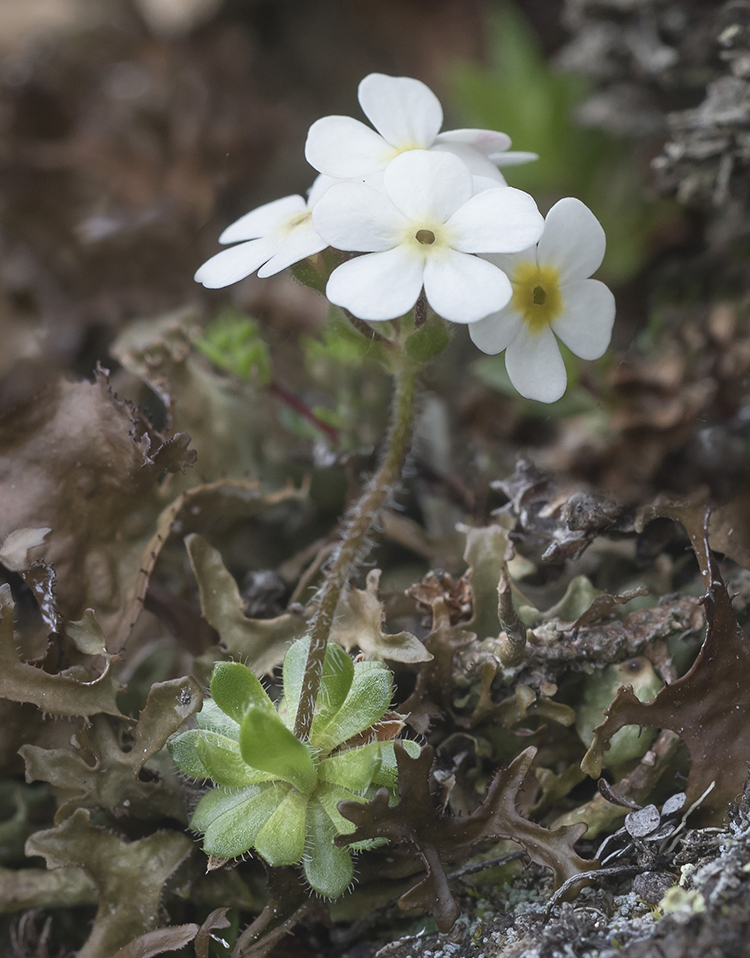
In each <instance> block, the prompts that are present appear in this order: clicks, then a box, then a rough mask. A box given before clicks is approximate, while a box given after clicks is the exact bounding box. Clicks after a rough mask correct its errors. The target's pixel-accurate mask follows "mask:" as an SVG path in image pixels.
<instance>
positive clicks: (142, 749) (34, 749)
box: [20, 678, 203, 822]
mask: <svg viewBox="0 0 750 958" xmlns="http://www.w3.org/2000/svg"><path fill="white" fill-rule="evenodd" d="M202 700H203V697H202V693H201V690H200V687H199V685H198V683H197V682H196V681H195V679H192V678H183V679H173V680H172V681H169V682H161V683H154V685H152V687H151V691H150V692H149V694H148V698H147V700H146V705H145V707H144V709H143V711H142V712H141V714H140V716H139V718H138V722H137V724H136V726H135V728H134V729H133V731H132V733H129V734H128V739H129V741H123V739H124V738H125V735H126V733H127V729H126V728H125V727H124V723H122V722H121V723H119V725H118V724H116V723H113V722H112V721H110V720H109V718H108V717H107V716H105V715H96V716H94V717H93V719H92V723H91V726H90V728H87V729H84V730H83V731H81V732H79V733H77V735H75V736H74V737H73V738H72V741H71V745H72V746H73V747H72V748H64V749H62V748H58V749H48V748H42V747H41V746H38V745H24V746H22V747H21V749H20V754H21V757H22V758H23V760H24V761H25V763H26V780H27V781H28V782H35V781H43V782H49V783H50V785H52V786H53V788H54V789H55V792H56V794H57V798H58V804H59V807H58V810H57V814H56V816H55V821H56V822H62V821H64V820H65V819H66V818H67V817H68V816H69V815H71V814H73V813H74V812H75V810H76V809H77V808H106V809H110V810H111V811H118V812H119V813H120V814H129V815H134V816H136V817H137V818H158V817H162V816H168V817H171V818H176V819H181V820H182V821H185V822H186V821H187V818H188V816H187V811H186V808H185V796H184V794H183V792H182V790H181V789H180V788H179V783H178V781H177V779H176V776H175V774H174V771H173V769H172V767H171V763H170V762H169V761H168V760H166V761H165V760H164V759H166V755H161V756H160V755H159V753H160V752H161V751H162V749H163V748H164V745H165V743H166V741H167V739H168V738H169V736H170V735H172V734H173V733H174V732H176V731H177V730H178V729H179V728H180V726H181V725H182V724H183V722H184V721H185V720H186V719H187V718H189V717H190V716H191V715H193V714H195V713H196V712H198V711H199V710H200V707H201V703H202ZM147 763H148V765H147ZM144 767H147V771H148V773H149V776H148V779H146V780H143V779H142V778H141V772H142V771H143V769H144Z"/></svg>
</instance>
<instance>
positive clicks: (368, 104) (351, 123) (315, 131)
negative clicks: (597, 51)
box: [305, 73, 537, 184]
mask: <svg viewBox="0 0 750 958" xmlns="http://www.w3.org/2000/svg"><path fill="white" fill-rule="evenodd" d="M359 102H360V105H361V107H362V110H363V111H364V113H365V115H366V116H367V118H368V120H370V122H371V123H372V125H373V126H374V127H375V130H377V133H376V132H375V130H373V129H371V128H370V127H369V126H366V125H365V124H364V123H361V122H360V121H359V120H355V119H354V118H353V117H350V116H326V117H323V118H322V119H321V120H316V122H315V123H313V125H312V126H311V127H310V132H309V133H308V135H307V143H306V144H305V156H306V157H307V162H308V163H309V164H310V165H311V166H312V167H314V168H315V169H316V170H320V172H321V173H327V174H328V175H329V176H335V177H337V178H339V179H357V178H361V177H366V176H368V175H369V174H372V173H377V172H378V171H382V170H384V169H385V168H386V167H387V166H388V164H389V163H390V162H391V160H393V159H394V158H395V157H396V156H398V155H399V154H400V153H404V152H406V151H408V150H434V151H446V152H449V153H454V154H455V155H456V156H459V157H460V158H461V159H462V160H463V161H464V163H466V165H467V166H468V167H469V169H470V170H471V172H472V173H474V174H475V175H477V176H488V177H491V178H492V179H494V180H496V181H497V182H498V183H500V184H504V183H505V179H504V178H503V175H502V173H500V171H499V170H498V168H497V167H498V166H515V165H516V164H518V163H528V162H529V161H530V160H535V159H537V155H536V153H508V152H506V151H507V149H508V147H509V146H510V137H508V136H507V134H505V133H496V132H494V131H492V130H449V131H447V132H446V133H441V132H440V127H441V126H442V125H443V108H442V107H441V106H440V101H439V100H438V98H437V97H436V96H435V94H434V93H433V92H432V90H430V88H429V87H428V86H425V84H424V83H422V82H421V81H420V80H414V79H412V78H411V77H389V76H385V75H384V74H382V73H371V74H370V75H369V76H366V77H365V78H364V80H362V82H361V83H360V85H359Z"/></svg>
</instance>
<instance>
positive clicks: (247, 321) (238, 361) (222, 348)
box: [194, 310, 271, 386]
mask: <svg viewBox="0 0 750 958" xmlns="http://www.w3.org/2000/svg"><path fill="white" fill-rule="evenodd" d="M194 342H195V345H196V347H197V348H198V349H199V350H200V351H201V352H202V353H203V355H204V356H207V357H208V358H209V359H210V360H211V362H212V363H214V365H216V366H218V367H219V368H220V369H224V370H226V371H227V372H229V373H232V374H233V375H235V376H237V377H238V378H239V379H250V380H252V381H253V382H254V383H255V384H256V385H261V386H265V385H267V384H268V383H269V382H270V381H271V354H270V351H269V349H268V345H267V344H266V343H265V342H264V341H263V339H261V336H260V327H259V325H258V323H257V322H256V320H254V319H251V318H250V317H249V316H245V315H243V314H242V313H238V312H236V311H234V310H225V311H224V312H223V313H220V314H219V315H218V316H217V317H216V319H214V320H213V321H212V322H210V323H209V324H208V326H206V328H205V329H204V330H203V335H202V336H199V337H197V338H196V339H195V340H194Z"/></svg>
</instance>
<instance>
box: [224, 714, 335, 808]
mask: <svg viewBox="0 0 750 958" xmlns="http://www.w3.org/2000/svg"><path fill="white" fill-rule="evenodd" d="M240 751H241V752H242V757H243V758H244V760H245V761H246V762H247V764H248V765H252V766H253V768H259V769H261V770H262V771H264V772H270V773H271V774H272V775H274V776H275V777H276V778H281V779H283V780H284V781H285V782H289V784H290V785H293V786H294V787H295V788H296V789H298V790H299V791H300V792H304V793H306V794H309V793H310V792H312V791H313V789H314V788H315V786H316V784H317V782H318V773H317V771H316V768H315V764H314V762H313V759H312V755H311V754H310V752H309V750H308V748H307V746H306V745H304V743H303V742H300V740H299V739H298V738H295V736H294V735H293V734H292V732H290V731H289V729H288V728H287V727H286V726H285V725H284V723H283V722H282V721H281V719H280V718H279V716H278V715H277V714H276V712H275V711H273V712H267V711H265V709H259V708H250V709H248V711H247V714H246V715H245V718H244V720H243V722H242V727H241V728H240Z"/></svg>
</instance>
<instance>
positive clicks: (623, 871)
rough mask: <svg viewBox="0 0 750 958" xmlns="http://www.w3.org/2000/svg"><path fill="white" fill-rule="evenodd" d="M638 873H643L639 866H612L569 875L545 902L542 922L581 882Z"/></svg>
mask: <svg viewBox="0 0 750 958" xmlns="http://www.w3.org/2000/svg"><path fill="white" fill-rule="evenodd" d="M639 871H643V868H642V866H641V865H614V866H613V867H612V868H599V869H596V870H595V871H590V872H581V873H580V874H579V875H571V876H570V878H569V879H568V880H567V881H565V882H563V883H562V885H560V887H559V888H558V889H557V891H556V892H555V893H554V895H553V896H552V897H551V898H550V900H549V901H548V902H547V907H546V908H545V909H544V920H545V921H547V920H548V919H549V917H550V915H551V914H552V909H553V908H554V907H555V905H556V904H557V903H558V902H559V901H560V899H561V898H564V897H565V895H566V893H567V892H569V891H570V889H571V888H572V887H573V886H574V885H577V884H578V883H579V882H582V881H592V880H598V879H600V878H613V877H614V876H615V875H636V874H637V873H638V872H639Z"/></svg>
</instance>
